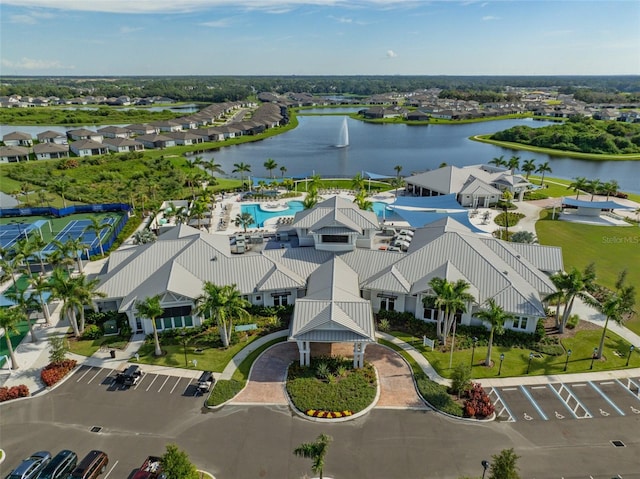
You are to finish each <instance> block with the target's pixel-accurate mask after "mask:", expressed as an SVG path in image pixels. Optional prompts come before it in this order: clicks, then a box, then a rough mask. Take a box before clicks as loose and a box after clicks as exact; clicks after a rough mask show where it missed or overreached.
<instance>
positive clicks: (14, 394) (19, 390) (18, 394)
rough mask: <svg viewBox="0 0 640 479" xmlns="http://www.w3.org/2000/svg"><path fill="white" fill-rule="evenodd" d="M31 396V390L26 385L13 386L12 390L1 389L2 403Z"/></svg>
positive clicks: (4, 387) (0, 397)
mask: <svg viewBox="0 0 640 479" xmlns="http://www.w3.org/2000/svg"><path fill="white" fill-rule="evenodd" d="M27 396H29V388H28V387H27V386H25V385H24V384H20V385H18V386H11V387H10V388H8V387H6V386H3V387H1V388H0V402H4V401H10V400H12V399H17V398H25V397H27Z"/></svg>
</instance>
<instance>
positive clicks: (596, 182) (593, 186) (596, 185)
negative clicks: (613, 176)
mask: <svg viewBox="0 0 640 479" xmlns="http://www.w3.org/2000/svg"><path fill="white" fill-rule="evenodd" d="M600 189H602V182H601V181H600V179H598V178H596V179H593V180H589V181H588V182H587V191H588V192H589V193H591V201H593V197H594V196H595V195H597V194H598V193H599V192H600Z"/></svg>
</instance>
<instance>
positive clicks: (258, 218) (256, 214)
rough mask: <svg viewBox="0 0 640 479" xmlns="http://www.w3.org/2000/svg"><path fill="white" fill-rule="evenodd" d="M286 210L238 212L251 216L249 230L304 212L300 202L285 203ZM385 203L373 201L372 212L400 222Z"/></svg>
mask: <svg viewBox="0 0 640 479" xmlns="http://www.w3.org/2000/svg"><path fill="white" fill-rule="evenodd" d="M287 206H289V208H288V209H286V210H283V211H263V210H261V209H260V205H242V206H241V207H240V211H241V212H242V213H249V214H250V215H251V216H253V219H254V220H255V223H252V224H251V225H250V226H249V228H262V227H263V226H264V222H265V221H266V220H268V219H270V218H277V217H278V216H293V215H295V214H296V213H297V212H298V211H302V210H304V206H303V205H302V201H289V202H288V203H287ZM386 206H387V203H384V202H382V201H374V203H373V211H374V212H375V214H376V215H377V216H378V218H380V219H383V218H384V219H386V220H387V221H401V220H402V218H401V217H400V216H398V215H397V214H396V213H395V212H393V211H389V210H386V211H385V207H386Z"/></svg>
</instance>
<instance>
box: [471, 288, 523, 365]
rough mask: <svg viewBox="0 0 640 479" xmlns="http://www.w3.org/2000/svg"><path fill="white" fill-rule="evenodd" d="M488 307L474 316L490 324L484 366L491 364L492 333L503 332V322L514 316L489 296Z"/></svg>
mask: <svg viewBox="0 0 640 479" xmlns="http://www.w3.org/2000/svg"><path fill="white" fill-rule="evenodd" d="M487 305H488V306H489V308H488V309H481V310H480V311H478V312H477V313H476V314H475V316H476V318H478V319H481V320H482V321H485V322H487V323H489V325H491V331H490V332H489V344H488V346H487V358H486V359H485V360H484V365H485V366H491V349H492V347H493V335H494V334H503V333H504V323H505V322H506V321H507V320H509V319H514V316H513V315H512V314H510V313H507V312H505V310H504V309H502V306H500V305H498V304H497V303H496V300H495V299H493V298H489V299H488V300H487Z"/></svg>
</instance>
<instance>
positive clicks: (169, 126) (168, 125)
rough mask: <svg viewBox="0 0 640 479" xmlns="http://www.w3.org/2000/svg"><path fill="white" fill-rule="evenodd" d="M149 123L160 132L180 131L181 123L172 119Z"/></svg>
mask: <svg viewBox="0 0 640 479" xmlns="http://www.w3.org/2000/svg"><path fill="white" fill-rule="evenodd" d="M150 125H151V126H155V127H156V128H157V129H158V130H160V132H168V131H182V124H181V123H179V122H177V121H174V120H164V121H154V122H151V123H150Z"/></svg>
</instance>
